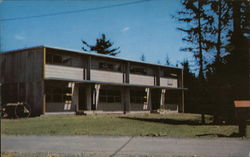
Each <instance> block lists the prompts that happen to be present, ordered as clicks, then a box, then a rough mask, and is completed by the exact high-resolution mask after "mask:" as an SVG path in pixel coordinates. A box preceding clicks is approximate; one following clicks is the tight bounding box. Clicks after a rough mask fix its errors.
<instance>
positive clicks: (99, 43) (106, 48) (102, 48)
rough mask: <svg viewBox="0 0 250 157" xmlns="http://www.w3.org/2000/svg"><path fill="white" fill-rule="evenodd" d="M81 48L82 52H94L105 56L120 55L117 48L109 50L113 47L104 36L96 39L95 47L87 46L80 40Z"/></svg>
mask: <svg viewBox="0 0 250 157" xmlns="http://www.w3.org/2000/svg"><path fill="white" fill-rule="evenodd" d="M82 44H83V47H82V49H83V50H84V51H95V52H96V53H100V54H105V55H111V56H116V55H117V54H119V53H120V51H119V49H120V47H118V48H111V47H112V46H113V43H112V42H111V41H110V40H107V39H106V35H105V34H102V35H101V38H97V39H96V43H95V45H89V44H88V43H87V42H85V41H83V40H82Z"/></svg>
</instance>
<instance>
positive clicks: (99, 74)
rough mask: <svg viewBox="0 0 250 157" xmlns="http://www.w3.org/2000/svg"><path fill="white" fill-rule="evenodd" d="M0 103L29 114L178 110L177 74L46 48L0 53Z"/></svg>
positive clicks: (180, 80)
mask: <svg viewBox="0 0 250 157" xmlns="http://www.w3.org/2000/svg"><path fill="white" fill-rule="evenodd" d="M0 84H1V101H2V104H6V103H13V102H26V103H28V104H29V105H30V106H31V108H32V115H34V116H36V115H43V114H45V115H46V114H54V113H76V112H78V111H83V112H86V113H91V112H115V113H128V112H150V111H153V110H157V109H159V108H164V109H166V110H169V111H175V112H177V111H178V112H183V111H184V90H185V89H184V88H183V70H182V69H180V68H176V67H168V66H163V65H157V64H151V63H145V62H138V61H131V60H126V59H120V58H116V57H110V56H104V55H98V54H90V53H86V52H80V51H72V50H66V49H61V48H54V47H48V46H37V47H32V48H25V49H20V50H13V51H8V52H3V53H0Z"/></svg>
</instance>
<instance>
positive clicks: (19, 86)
mask: <svg viewBox="0 0 250 157" xmlns="http://www.w3.org/2000/svg"><path fill="white" fill-rule="evenodd" d="M43 50H44V49H43V48H36V49H26V50H22V51H21V52H20V51H19V52H9V53H4V54H0V69H1V70H0V72H1V74H0V83H2V98H3V100H2V102H3V104H6V103H10V102H17V101H24V102H26V103H28V104H29V105H30V106H31V108H32V112H31V114H32V115H40V114H42V112H43V96H42V95H43V92H44V88H43V64H44V60H43V55H44V53H43Z"/></svg>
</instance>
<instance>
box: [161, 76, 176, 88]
mask: <svg viewBox="0 0 250 157" xmlns="http://www.w3.org/2000/svg"><path fill="white" fill-rule="evenodd" d="M160 86H164V87H172V88H177V87H178V80H177V79H173V78H162V77H161V78H160Z"/></svg>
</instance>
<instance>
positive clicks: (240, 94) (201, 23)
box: [173, 0, 250, 121]
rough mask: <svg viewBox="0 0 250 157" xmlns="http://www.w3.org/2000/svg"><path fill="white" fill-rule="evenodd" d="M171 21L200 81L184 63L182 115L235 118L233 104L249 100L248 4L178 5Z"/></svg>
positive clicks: (190, 0)
mask: <svg viewBox="0 0 250 157" xmlns="http://www.w3.org/2000/svg"><path fill="white" fill-rule="evenodd" d="M181 4H182V7H183V8H182V10H180V11H178V12H177V13H176V15H175V16H173V17H174V18H175V19H176V20H178V21H179V23H180V27H178V30H180V31H182V32H184V34H185V36H184V37H183V38H182V40H183V41H184V42H185V43H186V47H184V48H182V49H181V50H182V51H184V52H191V53H192V54H193V56H194V58H195V60H196V65H197V66H196V67H198V69H197V71H198V76H195V75H194V74H193V73H192V72H191V71H190V69H189V63H188V61H185V62H184V63H183V67H184V86H185V87H187V88H188V92H186V97H185V98H186V108H185V109H186V111H187V112H198V113H211V114H214V117H215V118H214V119H215V121H216V120H217V119H218V118H219V117H220V116H224V117H227V119H228V120H230V119H232V118H233V117H234V116H233V114H234V107H233V101H234V100H249V99H250V91H249V88H250V85H249V84H250V79H249V74H250V72H249V71H250V51H249V49H250V46H249V45H250V42H249V41H250V1H248V0H244V1H243V0H181Z"/></svg>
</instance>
